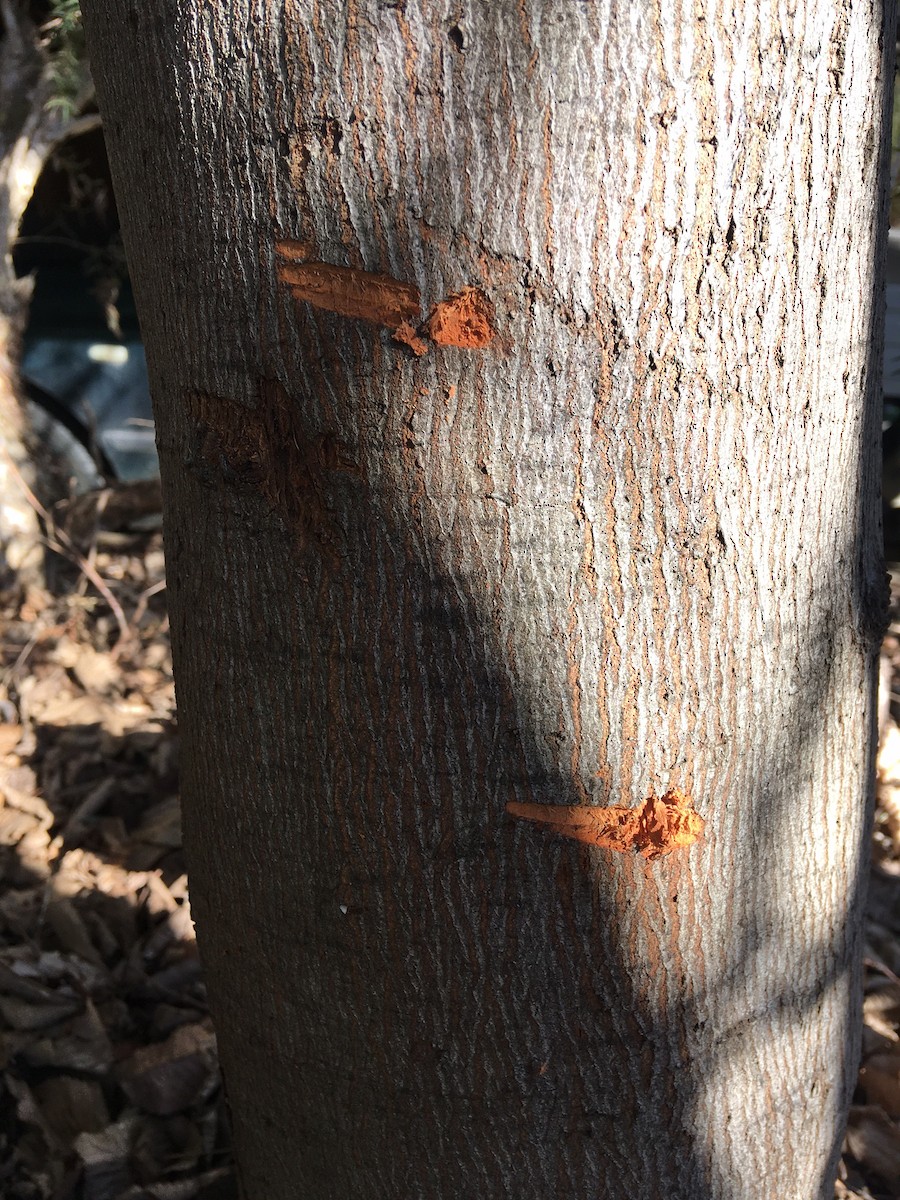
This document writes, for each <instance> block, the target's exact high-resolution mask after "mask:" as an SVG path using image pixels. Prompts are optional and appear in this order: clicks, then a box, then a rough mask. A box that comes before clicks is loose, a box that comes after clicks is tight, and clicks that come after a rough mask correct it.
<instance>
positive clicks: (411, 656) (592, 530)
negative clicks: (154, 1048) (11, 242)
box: [85, 0, 894, 1200]
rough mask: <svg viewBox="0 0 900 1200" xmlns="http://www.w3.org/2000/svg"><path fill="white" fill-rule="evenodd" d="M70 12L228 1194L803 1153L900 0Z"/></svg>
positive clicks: (561, 1185) (437, 1184)
mask: <svg viewBox="0 0 900 1200" xmlns="http://www.w3.org/2000/svg"><path fill="white" fill-rule="evenodd" d="M888 7H889V8H890V6H888ZM85 18H86V20H87V22H88V36H89V41H90V43H91V54H92V62H93V65H94V71H95V78H96V81H97V85H98V91H99V92H100V97H101V107H102V111H103V114H104V122H105V125H106V129H107V135H108V140H109V148H110V157H111V160H112V165H113V171H114V176H115V181H116V187H117V194H118V198H119V204H120V208H121V213H122V219H123V227H124V232H125V237H126V244H127V248H128V253H129V259H130V264H131V270H132V274H133V279H134V284H135V289H136V292H137V296H138V302H139V308H140V313H141V319H142V326H143V330H144V335H145V338H146V344H147V354H148V361H149V364H150V370H151V380H152V387H153V392H154V398H155V405H156V416H157V428H158V438H159V443H160V451H161V459H162V467H163V486H164V493H165V500H166V518H165V520H166V538H167V554H168V562H169V573H170V574H169V578H170V587H171V591H170V594H171V604H172V614H173V637H174V640H175V654H176V675H177V681H178V697H179V709H180V720H181V724H182V730H183V739H184V805H185V836H186V840H187V842H188V848H189V852H190V856H191V864H192V875H191V883H192V900H193V903H194V907H195V912H196V916H197V920H198V926H199V931H200V937H201V946H202V950H203V956H204V961H205V964H206V969H207V972H208V979H209V987H210V994H211V998H212V1003H213V1007H214V1011H215V1015H216V1021H217V1028H218V1031H219V1038H220V1049H221V1059H222V1065H223V1072H224V1078H225V1083H226V1087H227V1090H228V1094H229V1097H230V1102H231V1107H232V1112H233V1117H234V1131H235V1140H236V1147H237V1154H238V1159H239V1165H240V1172H241V1176H242V1179H243V1187H244V1190H245V1194H246V1196H247V1197H248V1200H296V1197H298V1196H310V1197H316V1198H317V1200H320V1198H329V1200H330V1198H334V1200H345V1198H346V1197H350V1196H352V1197H354V1198H358V1200H375V1198H378V1200H381V1198H387V1197H390V1198H391V1200H394V1198H401V1197H402V1198H406V1197H410V1198H412V1197H422V1198H425V1197H427V1198H428V1200H435V1198H438V1197H443V1198H451V1197H452V1198H456V1200H463V1198H465V1200H469V1198H471V1197H475V1196H484V1197H500V1196H514V1197H516V1198H517V1200H525V1198H540V1200H547V1198H548V1197H551V1196H559V1197H596V1196H604V1197H610V1198H619V1197H621V1198H623V1200H624V1198H625V1197H628V1198H635V1200H654V1198H657V1197H659V1198H663V1197H665V1198H666V1200H673V1198H685V1200H686V1198H688V1197H690V1198H691V1200H698V1198H699V1200H713V1198H715V1200H725V1198H727V1200H740V1198H744V1197H746V1198H750V1197H753V1198H754V1200H755V1198H756V1197H758V1196H760V1195H761V1194H765V1195H768V1196H778V1197H779V1198H780V1200H786V1198H791V1197H795V1198H797V1200H810V1197H820V1196H821V1197H825V1196H829V1195H830V1194H831V1187H832V1179H833V1172H834V1166H835V1160H836V1155H837V1152H838V1148H839V1145H840V1139H841V1134H842V1128H843V1122H844V1118H845V1112H846V1106H847V1103H848V1100H849V1096H850V1092H851V1089H852V1082H853V1079H854V1076H855V1070H856V1063H857V1043H858V1025H859V1015H858V1008H859V995H858V969H859V957H860V924H861V915H862V899H863V897H862V894H861V891H862V888H863V883H864V879H865V874H866V864H867V836H868V813H869V807H868V806H869V797H870V772H871V760H872V744H871V739H872V734H873V726H874V702H873V701H874V683H875V671H874V664H875V655H876V648H877V644H878V640H879V635H880V631H881V627H882V621H883V609H884V591H885V589H884V583H883V574H882V568H881V564H880V555H879V530H878V517H877V513H878V479H877V474H878V473H877V467H876V462H877V447H878V438H879V401H880V397H879V371H880V340H881V339H880V332H879V316H880V307H879V304H878V303H876V301H875V299H874V296H875V295H876V289H875V287H874V283H873V281H874V280H875V279H876V277H877V276H878V273H879V272H878V269H876V266H875V264H876V262H877V261H878V260H879V255H880V252H881V244H882V233H883V230H884V228H885V212H886V208H885V186H884V178H885V174H884V167H885V154H884V136H883V131H884V127H885V113H886V106H887V97H888V90H889V80H890V61H889V60H890V58H891V54H892V49H893V47H892V42H893V29H894V25H893V20H894V18H893V10H892V8H891V11H889V12H887V13H886V15H884V16H883V17H882V16H881V15H880V13H879V10H878V7H877V6H874V7H873V6H869V5H865V4H852V5H851V4H849V3H839V2H838V0H797V3H795V4H794V5H793V6H791V8H790V11H788V10H785V9H777V10H776V9H770V8H767V7H763V8H759V7H758V6H757V5H751V4H739V5H738V7H737V9H735V8H734V7H733V6H725V7H724V8H719V7H718V6H712V7H709V6H700V7H699V8H698V7H697V6H692V5H682V4H680V3H676V5H675V6H674V8H673V7H672V6H671V5H668V4H662V3H655V2H654V0H640V3H638V4H637V5H622V4H615V3H612V0H603V2H599V0H598V2H597V3H594V4H580V3H564V2H562V0H522V2H518V3H516V2H513V0H496V2H495V3H491V4H477V3H468V2H467V0H462V2H461V3H460V2H457V3H452V4H451V3H450V2H449V0H406V2H403V0H400V2H397V3H390V4H388V3H376V0H353V2H350V0H348V2H347V3H343V4H336V3H329V4H320V3H317V2H315V0H307V2H305V3H300V4H296V5H287V6H285V5H279V4H276V3H269V4H263V5H259V4H255V5H251V4H249V3H247V2H246V0H245V2H240V0H238V2H233V0H232V2H228V3H226V2H225V0H217V2H211V0H209V2H205V3H202V4H201V3H198V2H194V3H191V4H184V3H182V2H181V0H117V2H116V3H113V2H112V0H90V3H88V0H85ZM781 20H786V21H789V25H781V24H780V23H779V22H780V21H781ZM885 29H886V30H888V31H889V34H890V36H888V37H885V36H884V30H885ZM136 73H137V74H136ZM136 77H137V78H138V79H139V80H140V89H139V90H136V88H135V83H134V80H135V78H136ZM668 789H680V790H681V791H682V792H683V793H685V794H686V795H687V797H688V799H687V800H685V801H684V802H683V808H682V809H678V810H677V811H678V812H679V813H680V814H681V816H682V817H684V820H685V822H686V825H685V829H686V831H687V832H686V836H685V838H684V839H683V844H681V845H678V846H677V848H674V849H672V850H671V853H667V854H660V855H659V856H658V857H652V854H653V853H654V849H656V850H659V849H667V848H669V847H670V845H671V844H672V843H671V842H668V843H666V844H664V845H655V844H654V843H652V840H651V841H649V842H648V841H647V840H646V839H645V840H644V841H641V840H640V837H639V836H638V833H637V832H635V831H636V830H637V827H638V821H637V819H636V818H635V819H634V820H632V817H631V816H628V815H626V816H625V817H622V816H621V810H619V812H618V813H617V814H613V815H614V816H615V821H612V817H610V815H609V814H601V816H600V817H599V818H598V817H597V814H596V813H589V814H587V816H585V814H584V813H583V812H582V811H581V808H583V807H584V806H623V805H625V806H629V807H636V806H638V805H640V804H642V802H643V801H644V800H645V799H646V798H647V797H648V796H649V795H651V794H655V795H656V796H661V795H662V794H663V793H664V792H666V791H667V790H668ZM676 798H677V797H676ZM510 802H512V803H513V805H525V806H534V805H547V806H553V805H568V806H571V805H574V806H581V807H580V808H579V809H576V810H575V811H574V812H573V811H571V810H567V811H566V812H565V813H564V814H563V818H564V821H563V827H562V833H564V834H566V833H567V834H569V835H571V836H570V837H565V836H560V835H559V832H554V831H553V830H552V829H547V828H545V827H544V825H543V824H536V823H534V821H532V820H522V819H519V816H517V815H514V814H513V813H511V812H509V811H507V808H506V806H507V804H508V803H510ZM691 803H693V805H694V806H695V807H696V810H697V812H698V813H699V814H700V816H701V817H702V818H703V819H705V822H706V824H705V830H704V831H703V833H702V835H701V836H700V839H699V840H697V841H694V840H693V839H694V837H695V836H696V833H697V830H698V829H699V824H700V823H699V821H698V820H696V819H695V818H694V817H693V812H692V810H691V809H690V805H691ZM515 811H516V812H517V813H518V814H520V815H526V816H531V817H541V816H543V817H544V818H545V819H548V818H547V810H546V809H545V808H540V809H537V810H535V809H533V808H530V807H529V808H521V809H517V810H515ZM657 811H658V812H659V813H662V814H663V818H664V819H666V820H667V819H668V818H669V816H671V814H672V813H673V812H675V811H676V810H675V807H674V806H671V805H670V807H669V808H666V809H665V810H663V807H662V806H658V810H657V808H654V807H653V806H652V805H651V806H649V807H645V808H644V809H643V810H642V814H646V813H650V815H651V816H653V814H654V813H657ZM666 814H668V816H667V815H666ZM550 815H551V816H552V815H553V814H552V813H551V814H550ZM642 819H643V817H642ZM648 819H649V818H648ZM680 819H681V817H679V820H680ZM611 821H612V824H615V822H619V823H618V824H615V828H616V830H618V831H619V832H618V833H616V834H615V836H613V835H610V834H609V833H608V832H607V833H606V834H604V835H603V836H601V837H600V838H599V840H600V842H601V843H602V844H601V845H596V844H594V845H586V844H584V843H583V842H580V841H578V840H572V837H574V836H576V834H577V833H578V832H579V831H581V832H582V833H583V832H584V830H585V829H588V830H589V832H590V831H593V832H592V833H590V836H591V837H594V836H595V834H596V831H597V829H598V828H600V827H602V828H607V829H608V828H611V827H612V826H611V824H610V822H611ZM623 822H624V824H623ZM676 824H677V822H676ZM688 826H689V828H688ZM642 828H643V827H642ZM623 829H624V830H625V833H622V832H621V831H622V830H623ZM645 832H646V831H645ZM651 832H652V831H651ZM620 834H621V836H620ZM641 836H643V835H641ZM647 836H648V837H649V836H650V835H649V834H647ZM666 836H668V835H666ZM604 837H605V839H606V840H605V841H604V840H603V839H604ZM616 838H619V840H620V842H621V847H620V848H619V849H616V848H606V847H609V846H611V845H613V846H614V845H615V844H616ZM596 840H597V839H596V837H595V841H596ZM676 841H677V839H676ZM663 842H665V837H663ZM691 843H693V844H691ZM631 847H636V848H638V849H639V848H641V847H643V848H644V849H645V851H647V852H648V855H649V856H647V857H645V856H644V855H641V854H637V853H636V852H635V849H632V848H631Z"/></svg>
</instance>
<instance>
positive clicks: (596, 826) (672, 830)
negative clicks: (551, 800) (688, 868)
mask: <svg viewBox="0 0 900 1200" xmlns="http://www.w3.org/2000/svg"><path fill="white" fill-rule="evenodd" d="M506 811H507V812H508V813H510V814H511V815H512V816H514V817H522V818H523V819H524V820H526V821H537V823H538V824H539V825H544V826H546V827H547V828H548V829H552V830H554V831H555V832H556V833H560V834H562V836H563V837H569V838H574V839H575V840H576V841H578V842H587V844H588V845H589V846H602V847H603V848H604V849H606V850H619V851H621V852H623V853H625V852H627V851H629V850H638V851H639V852H640V853H641V854H643V856H644V858H651V859H652V858H659V857H660V856H661V855H663V854H670V853H671V852H672V851H673V850H677V849H678V848H679V847H680V846H691V845H693V843H694V842H696V840H697V839H698V838H699V837H700V835H701V833H702V832H703V826H704V825H705V824H706V822H705V821H704V820H703V818H702V817H701V816H700V814H699V813H698V812H696V811H695V809H694V802H693V800H691V798H690V796H686V795H685V793H684V792H682V791H679V790H678V789H677V788H673V789H672V790H671V791H668V792H666V794H665V795H664V796H663V798H662V799H661V800H660V799H659V798H658V797H657V796H654V795H650V796H648V797H647V799H646V800H645V801H644V803H643V804H639V805H638V807H637V808H626V807H625V805H623V804H614V805H612V806H610V807H609V808H602V807H599V806H598V807H594V806H593V805H589V804H517V803H515V802H512V803H510V804H507V806H506Z"/></svg>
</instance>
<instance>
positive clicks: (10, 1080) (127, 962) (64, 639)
mask: <svg viewBox="0 0 900 1200" xmlns="http://www.w3.org/2000/svg"><path fill="white" fill-rule="evenodd" d="M81 536H82V537H83V536H84V531H83V530H82V531H81ZM85 554H87V555H89V556H90V562H91V565H92V567H93V569H94V570H95V572H96V573H97V574H99V576H100V577H101V578H102V580H103V581H104V582H105V584H106V586H107V588H108V589H109V590H110V592H111V593H112V594H113V595H114V596H115V598H116V600H117V601H118V604H119V606H120V609H121V611H122V612H124V613H125V615H126V616H127V618H128V630H129V634H128V637H127V638H125V639H121V623H120V622H117V621H116V620H115V619H114V618H113V615H112V613H111V612H110V608H109V605H108V603H107V602H106V600H105V599H104V598H103V597H101V596H99V595H98V594H97V593H96V591H95V590H94V589H93V588H92V587H91V586H90V585H89V584H88V582H87V580H86V578H85V576H84V574H83V572H80V571H78V570H76V569H75V568H74V567H73V566H71V565H68V566H67V565H66V564H65V563H61V562H60V561H59V560H54V570H53V572H52V575H51V578H52V579H53V586H52V590H50V591H47V592H43V591H36V590H32V591H30V592H29V593H28V595H27V596H26V597H25V600H24V603H21V602H17V603H16V605H15V606H14V607H10V606H7V607H6V608H5V609H4V610H3V611H2V644H3V658H2V675H0V867H2V882H0V939H2V940H0V1028H2V1030H3V1042H2V1057H0V1064H2V1093H0V1095H2V1099H0V1196H2V1197H3V1200H194V1198H197V1200H234V1198H235V1197H236V1195H237V1190H236V1186H235V1181H234V1174H233V1170H232V1166H231V1160H230V1149H229V1139H228V1128H227V1120H226V1115H225V1111H224V1102H223V1098H222V1093H221V1089H220V1087H219V1079H218V1073H217V1063H216V1043H215V1035H214V1033H213V1029H212V1024H211V1022H210V1018H209V1013H208V1010H207V1005H206V993H205V989H204V984H203V977H202V972H201V968H200V962H199V959H198V957H197V949H196V943H195V939H194V931H193V926H192V924H191V916H190V905H189V900H188V889H187V876H186V873H185V865H184V858H183V854H182V850H181V829H180V810H179V799H178V776H177V762H176V758H177V740H176V738H177V732H176V724H175V697H174V689H173V685H172V669H171V657H170V651H169V638H168V622H167V618H166V613H165V592H164V586H165V585H164V565H163V552H162V544H161V539H160V535H159V534H158V533H154V534H149V535H130V534H113V533H110V532H108V531H107V532H106V533H105V534H103V535H102V536H101V537H100V538H99V540H98V538H97V536H96V529H94V532H93V535H92V542H91V545H90V547H89V548H87V549H85ZM892 594H893V609H892V615H893V621H892V624H891V627H890V631H889V633H888V636H887V638H886V640H885V646H884V654H883V660H882V689H881V693H882V720H881V730H882V733H881V744H880V749H879V755H878V775H877V794H878V807H877V811H876V822H875V830H874V835H873V847H872V849H873V855H872V879H871V887H870V896H869V909H868V918H867V930H866V969H865V1001H864V1019H865V1026H864V1034H863V1051H862V1063H861V1067H860V1071H859V1080H858V1085H857V1090H856V1095H855V1097H854V1104H853V1108H852V1109H851V1113H850V1120H849V1124H848V1129H847V1134H846V1138H845V1143H844V1154H843V1157H842V1159H841V1164H840V1174H839V1178H838V1180H837V1182H836V1184H835V1196H836V1197H838V1198H840V1200H896V1198H897V1197H898V1196H900V576H897V577H895V579H894V581H893V587H892ZM117 642H118V644H117ZM811 1119H814V1114H813V1115H811Z"/></svg>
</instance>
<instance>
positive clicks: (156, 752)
mask: <svg viewBox="0 0 900 1200" xmlns="http://www.w3.org/2000/svg"><path fill="white" fill-rule="evenodd" d="M82 515H83V514H82ZM82 534H83V531H82ZM83 554H84V555H86V556H89V557H90V562H91V565H92V567H93V569H94V571H95V572H96V573H97V574H98V575H99V577H100V578H101V579H102V581H103V582H104V583H105V585H106V587H107V588H108V589H109V591H110V592H111V593H112V594H113V595H114V597H115V599H116V600H117V601H118V604H119V606H120V609H121V611H122V612H124V614H125V616H126V618H127V620H128V636H127V637H126V638H125V639H124V640H121V641H120V642H119V644H118V646H116V643H117V640H119V638H120V634H121V622H120V621H117V620H115V619H114V617H113V615H112V613H111V610H110V607H109V604H108V602H107V601H106V600H105V599H104V598H103V597H102V596H100V595H99V594H98V592H97V590H96V589H95V588H94V587H93V586H92V585H91V584H89V583H88V582H87V580H86V579H85V576H84V573H83V572H82V571H79V570H76V569H75V567H74V566H73V565H72V564H71V563H66V562H65V561H64V560H59V559H54V560H53V564H52V567H53V570H52V575H51V578H52V579H53V586H52V594H51V592H50V591H47V592H43V591H37V590H32V591H30V592H29V593H28V594H27V596H26V597H25V600H24V603H22V602H21V598H19V601H18V602H17V603H16V605H15V607H10V606H9V605H8V606H7V607H6V609H5V610H4V611H3V612H2V641H3V659H2V674H0V865H2V883H0V930H2V934H0V938H2V940H0V1029H2V1031H3V1042H2V1068H3V1074H2V1100H0V1197H3V1200H193V1198H194V1197H197V1198H200V1200H234V1197H236V1195H237V1190H236V1187H235V1183H234V1176H233V1171H232V1168H231V1161H230V1149H229V1137H228V1130H227V1124H226V1118H225V1112H224V1104H223V1100H222V1095H221V1089H220V1087H219V1078H218V1070H217V1062H216V1043H215V1036H214V1033H213V1029H212V1024H211V1022H210V1019H209V1013H208V1010H207V1004H206V993H205V989H204V984H203V977H202V973H201V969H200V963H199V960H198V957H197V948H196V942H195V938H194V930H193V926H192V924H191V913H190V905H189V901H188V890H187V876H186V874H185V865H184V857H183V854H182V850H181V828H180V810H179V800H178V773H177V763H176V757H177V741H176V726H175V696H174V690H173V685H172V667H171V658H170V652H169V638H168V624H167V619H166V613H165V592H164V590H163V589H164V566H163V551H162V543H161V538H160V535H159V534H158V533H156V534H149V535H147V534H143V535H128V534H124V535H121V534H120V535H116V534H111V533H109V532H107V533H105V534H103V535H101V537H100V538H99V539H98V538H97V537H96V536H95V537H94V538H93V539H92V543H91V545H90V546H88V547H83ZM111 647H114V648H113V649H111Z"/></svg>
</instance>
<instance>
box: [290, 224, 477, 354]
mask: <svg viewBox="0 0 900 1200" xmlns="http://www.w3.org/2000/svg"><path fill="white" fill-rule="evenodd" d="M275 250H276V253H277V255H278V258H279V262H278V278H279V280H280V281H281V282H282V283H283V284H286V286H287V288H288V290H289V291H290V293H291V295H292V296H293V297H294V299H295V300H301V301H303V302H305V303H306V304H312V305H313V306H314V307H315V308H323V309H325V310H326V311H327V312H333V313H337V314H338V315H339V316H342V317H352V318H355V319H357V320H361V321H368V322H369V323H370V324H373V325H384V326H386V327H387V328H388V329H392V330H393V331H394V332H393V337H394V340H395V341H397V342H402V343H403V344H404V345H406V346H408V347H409V348H410V349H411V350H412V352H413V353H414V354H417V355H419V354H427V353H428V349H429V346H428V341H427V340H426V339H430V340H431V341H432V342H434V344H435V345H437V346H457V347H459V348H460V349H464V350H481V349H483V348H484V347H485V346H487V345H489V343H490V342H491V341H492V340H493V338H494V306H493V305H492V304H491V302H490V300H488V298H487V296H485V294H484V293H483V292H482V291H480V289H479V288H476V287H465V288H463V289H462V290H461V291H459V292H454V293H453V294H452V295H450V296H448V297H447V298H446V299H445V300H441V301H440V303H439V304H436V305H435V307H434V308H433V310H432V311H431V313H430V315H429V316H428V318H427V319H426V320H425V321H424V322H423V321H421V320H420V318H421V312H422V299H421V295H420V293H419V289H418V288H417V287H416V286H415V285H414V284H411V283H402V282H401V281H400V280H399V279H393V278H392V277H391V276H390V275H379V274H376V273H374V272H372V271H359V270H357V269H356V268H355V267H341V266H337V265H335V264H334V263H326V262H314V261H311V260H310V259H309V254H310V251H311V247H310V246H309V245H308V244H307V243H306V242H296V241H292V240H291V239H285V240H283V241H279V242H276V243H275Z"/></svg>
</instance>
